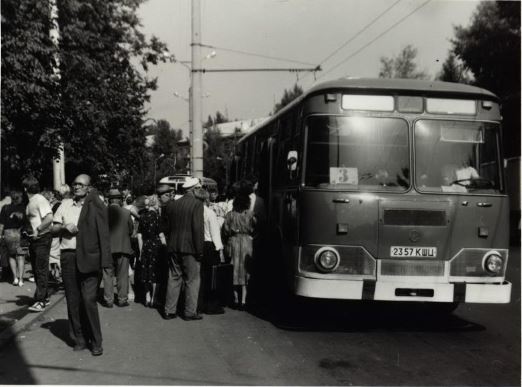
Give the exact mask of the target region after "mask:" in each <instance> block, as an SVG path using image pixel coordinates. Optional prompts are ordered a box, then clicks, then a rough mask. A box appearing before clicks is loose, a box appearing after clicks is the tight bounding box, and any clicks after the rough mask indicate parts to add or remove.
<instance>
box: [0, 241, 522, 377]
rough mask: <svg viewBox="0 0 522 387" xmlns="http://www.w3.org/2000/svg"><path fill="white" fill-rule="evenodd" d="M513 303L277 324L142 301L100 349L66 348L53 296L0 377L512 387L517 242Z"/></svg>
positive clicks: (393, 308) (108, 314)
mask: <svg viewBox="0 0 522 387" xmlns="http://www.w3.org/2000/svg"><path fill="white" fill-rule="evenodd" d="M507 277H508V280H510V281H512V282H513V293H512V302H511V303H510V304H506V305H484V304H467V305H461V306H459V308H458V309H457V310H456V311H455V312H454V314H453V315H451V316H449V317H441V315H440V314H437V313H434V312H433V311H430V310H429V309H425V308H403V307H399V306H397V304H370V305H360V304H353V303H346V302H330V303H326V304H325V303H321V304H319V305H317V304H313V303H312V305H307V309H305V310H303V311H302V312H301V313H300V314H299V315H296V316H294V317H293V318H292V319H291V320H290V321H287V322H285V323H284V324H280V325H278V324H274V323H273V322H272V321H271V320H270V319H267V318H266V317H264V316H262V315H256V314H252V313H249V312H241V311H236V310H229V309H227V313H226V314H225V315H220V316H205V319H204V320H202V321H193V322H186V321H182V320H180V319H175V320H171V321H164V320H162V319H161V317H160V316H159V314H158V313H157V312H156V311H154V310H151V309H147V308H144V307H143V306H142V305H139V304H132V305H131V307H128V308H124V309H118V308H114V309H103V308H100V311H101V320H102V324H103V333H104V348H105V353H104V355H103V356H101V357H92V356H91V355H90V353H89V352H87V351H83V352H73V351H72V349H71V348H70V347H69V346H68V345H67V343H66V342H67V320H66V319H67V314H66V307H65V303H63V302H61V303H60V304H58V305H56V307H54V308H53V309H52V310H51V311H49V312H48V313H47V314H45V315H43V316H42V317H41V318H40V320H37V321H35V323H34V324H32V326H31V327H30V328H29V329H28V330H27V331H25V332H22V333H21V334H19V335H18V336H17V338H16V340H14V341H12V342H11V343H9V344H8V345H6V346H5V347H3V348H1V349H0V383H2V384H20V383H21V384H34V383H37V384H84V385H85V384H139V385H147V384H154V385H160V384H170V385H173V384H182V385H192V384H198V385H202V384H203V385H209V384H213V385H216V384H218V385H220V384H225V385H238V384H239V385H432V386H433V385H459V386H460V385H487V386H494V385H498V386H510V385H520V380H521V379H520V249H519V248H517V249H516V250H513V251H511V255H510V266H509V270H508V274H507Z"/></svg>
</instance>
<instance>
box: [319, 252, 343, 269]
mask: <svg viewBox="0 0 522 387" xmlns="http://www.w3.org/2000/svg"><path fill="white" fill-rule="evenodd" d="M339 262H340V257H339V253H338V252H337V251H336V250H334V249H332V248H324V247H323V248H321V249H319V250H318V251H317V253H316V254H315V265H316V266H317V269H319V271H321V272H323V273H330V272H332V271H334V270H335V269H337V267H338V266H339Z"/></svg>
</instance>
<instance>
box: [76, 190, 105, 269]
mask: <svg viewBox="0 0 522 387" xmlns="http://www.w3.org/2000/svg"><path fill="white" fill-rule="evenodd" d="M78 230H79V231H78V235H76V264H77V266H78V270H79V271H80V272H81V273H92V272H95V271H99V270H100V269H101V268H104V267H110V266H111V265H112V256H111V248H110V246H111V245H110V238H109V216H108V211H107V206H106V205H105V204H104V203H103V202H102V201H101V199H100V198H99V196H98V191H96V190H95V189H93V190H91V192H90V193H89V194H88V195H87V197H86V198H85V201H84V202H83V206H82V211H81V212H80V218H79V220H78Z"/></svg>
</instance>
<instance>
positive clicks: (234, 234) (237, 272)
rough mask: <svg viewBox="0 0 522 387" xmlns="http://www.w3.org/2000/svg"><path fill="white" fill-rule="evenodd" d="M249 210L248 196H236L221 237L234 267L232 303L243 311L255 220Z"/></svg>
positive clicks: (226, 217)
mask: <svg viewBox="0 0 522 387" xmlns="http://www.w3.org/2000/svg"><path fill="white" fill-rule="evenodd" d="M249 208H250V198H249V197H248V195H244V194H238V195H236V197H235V198H234V202H233V204H232V211H231V212H229V213H228V214H227V215H226V216H225V222H224V223H223V229H222V232H223V236H224V237H225V238H226V239H227V252H228V255H229V256H230V258H231V261H232V265H233V267H234V276H233V284H234V303H235V306H236V307H239V308H240V309H244V307H245V304H246V297H247V285H248V280H249V277H250V272H249V266H250V264H251V260H252V233H253V231H254V223H255V220H254V216H253V213H252V211H250V210H249Z"/></svg>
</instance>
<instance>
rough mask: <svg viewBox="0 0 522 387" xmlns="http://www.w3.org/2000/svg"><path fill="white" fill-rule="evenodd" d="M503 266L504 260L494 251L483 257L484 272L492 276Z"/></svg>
mask: <svg viewBox="0 0 522 387" xmlns="http://www.w3.org/2000/svg"><path fill="white" fill-rule="evenodd" d="M503 266H504V260H503V259H502V257H501V255H500V254H499V253H498V252H496V251H490V252H489V253H487V254H486V255H485V256H484V270H486V271H487V272H489V273H492V274H498V273H500V271H501V270H502V267H503Z"/></svg>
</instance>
